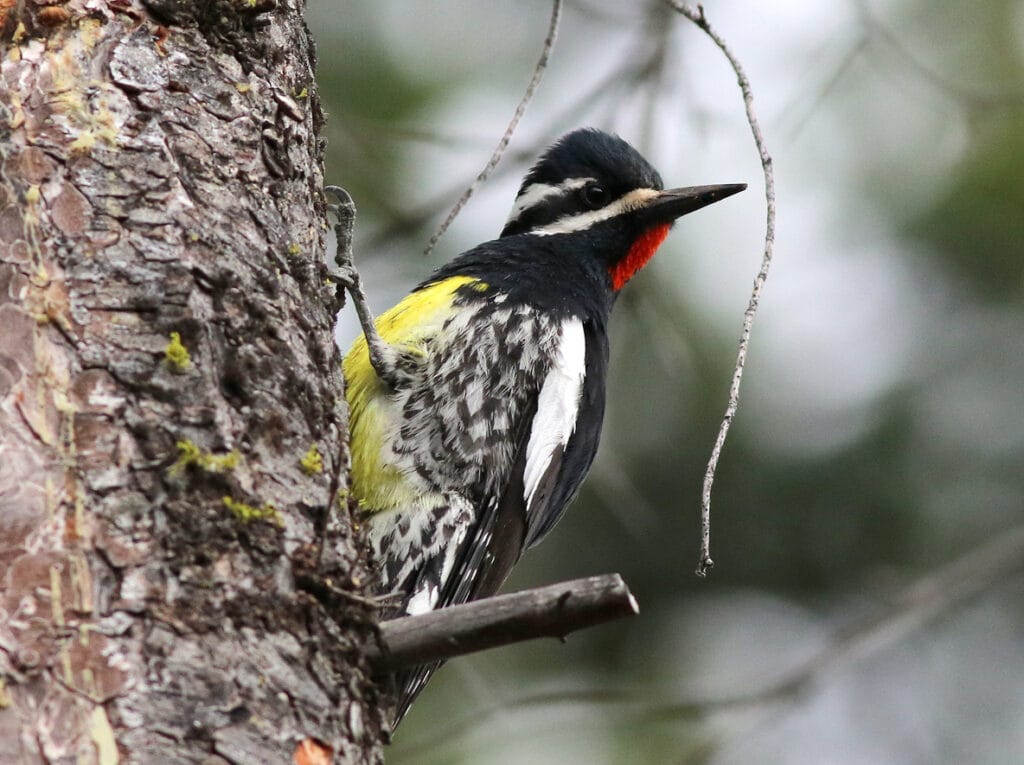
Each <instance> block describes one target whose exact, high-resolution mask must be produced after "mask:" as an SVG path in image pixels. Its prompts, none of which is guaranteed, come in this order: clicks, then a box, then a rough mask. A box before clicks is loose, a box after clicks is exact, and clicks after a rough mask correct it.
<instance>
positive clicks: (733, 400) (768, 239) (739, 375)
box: [668, 0, 775, 577]
mask: <svg viewBox="0 0 1024 765" xmlns="http://www.w3.org/2000/svg"><path fill="white" fill-rule="evenodd" d="M668 2H669V4H670V5H671V6H672V7H673V8H675V10H676V11H678V12H679V13H680V14H682V15H683V16H685V17H686V18H687V19H689V20H690V21H692V22H693V23H694V24H696V25H697V26H698V27H700V28H701V29H702V30H703V31H704V33H705V34H706V35H707V36H708V37H710V38H711V40H712V42H714V43H715V45H717V46H718V49H719V50H720V51H722V53H723V54H724V55H725V57H726V58H727V59H728V60H729V64H730V66H732V70H733V71H734V72H735V73H736V79H737V81H738V82H739V86H740V91H741V92H742V94H743V106H744V108H745V109H746V112H747V122H748V123H749V124H750V131H751V133H753V136H754V143H755V145H756V146H757V153H758V155H759V156H760V158H761V167H762V169H763V170H764V196H765V201H766V202H767V207H768V212H767V223H766V227H765V228H766V230H765V237H764V256H763V258H762V259H761V268H760V270H759V271H758V273H757V277H755V279H754V288H753V290H752V291H751V293H750V302H749V303H748V304H747V310H746V311H745V312H744V314H743V330H742V332H741V333H740V342H739V350H738V351H737V353H736V367H735V368H734V370H733V375H732V384H731V385H730V386H729V403H728V405H727V406H726V408H725V414H724V415H723V416H722V424H721V426H719V429H718V436H717V438H715V445H714V447H713V448H712V449H711V457H710V458H709V459H708V466H707V469H706V470H705V471H704V485H703V487H702V488H701V500H700V560H699V561H698V563H697V571H696V573H697V576H699V577H704V576H706V575H707V572H708V570H709V569H710V568H711V567H712V566H713V565H714V561H712V560H711V486H712V484H714V482H715V470H717V469H718V459H719V457H721V455H722V447H723V446H724V445H725V437H726V436H727V435H728V433H729V426H730V425H732V419H733V417H735V416H736V409H737V408H738V407H739V403H740V381H741V380H742V379H743V367H744V366H745V365H746V363H747V349H748V348H749V346H750V330H751V328H752V327H753V325H754V316H756V315H757V306H758V303H759V302H760V300H761V291H762V290H763V289H764V283H765V281H766V280H767V279H768V270H769V268H771V264H772V251H773V249H774V247H775V176H774V173H773V172H772V158H771V156H770V155H769V154H768V149H767V148H766V147H765V143H764V136H763V135H762V134H761V126H760V123H759V122H758V120H757V115H756V114H755V113H754V92H753V90H752V88H751V87H750V80H749V79H747V75H746V74H745V73H744V71H743V67H742V66H741V65H740V62H739V59H737V58H736V55H735V54H734V53H733V52H732V50H731V49H730V48H729V46H728V45H727V44H726V42H725V40H724V39H723V38H722V36H721V35H720V34H718V32H716V31H715V30H714V29H713V28H712V26H711V24H710V23H708V20H707V17H706V16H705V15H704V6H702V5H698V6H697V7H696V9H694V8H691V7H690V6H688V5H684V4H683V3H681V2H679V1H678V0H668Z"/></svg>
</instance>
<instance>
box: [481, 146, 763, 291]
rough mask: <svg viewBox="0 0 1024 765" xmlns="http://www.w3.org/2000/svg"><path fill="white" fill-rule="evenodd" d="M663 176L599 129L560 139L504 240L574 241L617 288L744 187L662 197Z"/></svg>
mask: <svg viewBox="0 0 1024 765" xmlns="http://www.w3.org/2000/svg"><path fill="white" fill-rule="evenodd" d="M663 188H664V187H663V185H662V181H661V176H660V175H659V174H658V171H657V170H655V169H654V168H653V167H652V166H651V164H650V163H649V162H648V161H647V160H646V159H644V158H643V157H642V156H641V155H640V153H639V152H638V151H637V150H636V149H634V148H633V147H632V146H630V145H629V144H628V143H626V142H625V141H623V140H622V139H621V138H619V137H618V136H614V135H609V134H608V133H604V132H602V131H600V130H595V129H593V128H583V129H580V130H575V131H573V132H572V133H569V134H567V135H565V136H563V137H562V138H560V139H559V140H558V141H557V142H556V143H555V144H554V145H553V146H551V148H549V149H548V150H547V151H546V152H545V153H544V154H543V155H542V156H541V157H540V159H539V160H538V161H537V164H536V165H534V166H533V168H532V169H531V170H530V172H529V173H528V174H527V176H526V178H525V179H524V180H523V185H522V186H521V187H520V189H519V194H518V195H517V196H516V201H515V205H514V206H513V208H512V213H511V215H510V216H509V219H508V221H507V222H506V224H505V228H504V229H503V230H502V232H501V235H502V237H506V236H513V235H516V234H528V235H535V236H560V235H567V236H575V237H576V238H577V239H578V245H579V246H578V247H574V248H573V249H574V250H576V251H582V252H584V253H585V256H586V254H589V255H590V256H593V257H596V258H598V259H599V260H600V261H601V263H602V265H603V266H604V267H605V268H606V269H607V271H608V274H609V277H610V279H611V284H612V287H613V289H615V290H618V289H620V288H621V287H622V285H623V284H625V282H626V281H627V280H628V279H629V278H630V277H631V276H632V275H633V274H634V273H635V272H636V271H637V270H639V269H640V268H641V267H642V266H643V265H644V264H645V263H646V262H647V261H648V260H649V259H650V257H651V256H652V255H653V254H654V251H655V250H656V249H657V248H658V245H660V244H661V242H662V241H663V240H664V238H665V236H666V235H667V234H668V230H669V228H670V227H671V225H672V224H673V223H674V222H675V220H676V218H678V217H680V216H682V215H685V214H686V213H688V212H692V211H693V210H697V209H699V208H701V207H704V206H705V205H709V204H711V203H712V202H717V201H718V200H720V199H724V198H725V197H727V196H730V195H732V194H735V193H736V192H738V191H742V190H743V189H744V188H746V185H745V184H727V185H721V186H698V187H691V188H686V189H671V190H669V191H663V190H662V189H663Z"/></svg>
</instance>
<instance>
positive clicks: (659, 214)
mask: <svg viewBox="0 0 1024 765" xmlns="http://www.w3.org/2000/svg"><path fill="white" fill-rule="evenodd" d="M746 187H747V184H745V183H722V184H719V185H717V186H689V187H687V188H685V189H668V190H667V191H662V192H661V193H660V194H658V196H656V197H652V198H651V200H650V201H649V202H648V203H647V204H646V205H645V206H644V210H643V213H644V215H645V217H646V216H650V220H651V221H652V222H657V223H671V222H672V221H674V220H675V219H676V218H679V217H682V216H683V215H686V214H687V213H691V212H693V211H694V210H699V209H700V208H702V207H707V206H708V205H710V204H714V203H715V202H718V201H721V200H723V199H725V198H726V197H731V196H732V195H733V194H738V193H740V192H741V191H743V189H745V188H746Z"/></svg>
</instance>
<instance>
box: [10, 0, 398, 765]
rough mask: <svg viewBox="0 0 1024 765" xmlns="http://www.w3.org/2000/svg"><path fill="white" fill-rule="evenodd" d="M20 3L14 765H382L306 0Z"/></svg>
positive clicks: (15, 97)
mask: <svg viewBox="0 0 1024 765" xmlns="http://www.w3.org/2000/svg"><path fill="white" fill-rule="evenodd" d="M49 2H51V0H24V2H23V3H13V4H12V3H11V2H10V0H8V2H3V3H2V4H0V5H2V7H0V13H2V14H5V17H4V19H3V21H2V23H3V30H4V33H5V39H6V40H8V43H7V45H6V46H5V47H6V49H5V51H4V54H5V55H4V58H3V61H2V69H0V72H2V77H0V91H2V93H0V112H2V113H0V163H2V164H0V587H2V589H0V762H3V763H8V762H18V763H22V762H24V763H36V762H76V763H89V762H98V763H104V764H105V765H106V764H109V763H116V762H138V763H179V762H181V763H186V762H204V763H214V762H224V761H228V762H238V763H254V762H290V761H293V760H294V761H295V762H300V763H306V762H308V763H313V762H330V761H332V759H331V758H330V757H328V755H330V754H331V753H333V761H334V762H377V761H380V759H381V755H380V742H381V738H382V728H383V723H382V714H381V711H380V698H379V697H378V693H377V691H376V690H375V687H374V685H373V684H372V682H371V681H370V679H369V670H368V668H367V664H366V661H365V658H364V654H365V651H364V646H365V645H366V643H367V641H368V640H371V639H372V634H373V621H372V618H371V617H372V614H371V612H370V611H369V610H368V609H366V608H365V606H364V605H362V604H361V602H360V599H359V595H360V594H361V593H362V590H363V588H364V587H365V583H366V582H367V579H368V577H367V576H366V573H365V568H364V562H363V560H362V559H361V557H360V549H361V548H360V546H359V545H358V543H357V541H356V539H355V538H354V536H353V534H352V525H351V520H350V514H349V507H348V502H347V499H346V497H347V494H346V491H345V487H346V483H345V481H346V470H347V453H346V451H345V446H344V443H345V436H346V410H345V403H344V396H343V381H342V378H341V373H340V364H339V355H338V352H337V350H336V348H335V346H334V343H333V338H332V324H333V316H334V312H335V310H336V309H337V307H338V305H339V302H338V298H337V295H336V291H335V289H334V287H333V285H332V284H331V283H330V281H329V280H327V279H326V272H325V267H324V265H323V249H324V248H323V244H324V242H323V238H324V232H325V228H324V225H323V224H324V215H323V212H324V207H323V198H322V194H321V186H322V171H321V166H322V156H321V153H322V145H321V141H320V138H319V129H320V126H321V122H322V115H321V112H320V109H319V105H318V102H317V100H316V90H315V85H314V82H313V69H314V60H313V52H312V43H311V41H310V39H309V36H308V33H307V30H306V28H305V26H304V24H303V21H302V18H301V10H302V9H301V7H297V5H296V3H297V2H298V0H280V3H281V4H279V5H276V6H275V3H274V1H273V0H256V2H255V3H250V2H248V1H247V0H206V1H205V2H200V0H149V2H148V5H146V6H143V5H140V4H139V3H138V0H107V2H103V3H96V2H94V0H70V1H69V2H67V3H63V4H62V3H60V2H59V0H58V2H57V3H56V4H53V3H51V4H43V3H49Z"/></svg>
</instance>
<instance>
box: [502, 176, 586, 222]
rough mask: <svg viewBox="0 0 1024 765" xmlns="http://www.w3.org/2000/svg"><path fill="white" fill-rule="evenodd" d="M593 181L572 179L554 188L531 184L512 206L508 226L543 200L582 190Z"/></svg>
mask: <svg viewBox="0 0 1024 765" xmlns="http://www.w3.org/2000/svg"><path fill="white" fill-rule="evenodd" d="M593 180H594V179H593V178H570V179H569V180H567V181H562V182H561V183H560V184H558V185H557V186H552V185H551V184H550V183H531V184H530V185H529V186H527V187H526V188H525V189H524V190H523V193H522V194H520V195H519V196H518V197H516V203H515V204H514V205H513V206H512V212H511V213H509V216H508V220H507V221H506V225H507V224H508V223H512V222H513V221H516V220H519V216H520V215H522V214H523V213H524V212H525V211H526V210H529V209H530V208H531V207H533V206H534V205H536V204H537V203H538V202H540V201H541V200H544V199H547V198H548V197H551V196H555V195H556V194H564V193H565V192H567V191H573V190H575V189H582V188H583V187H584V186H586V185H587V184H588V183H590V182H591V181H593Z"/></svg>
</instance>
